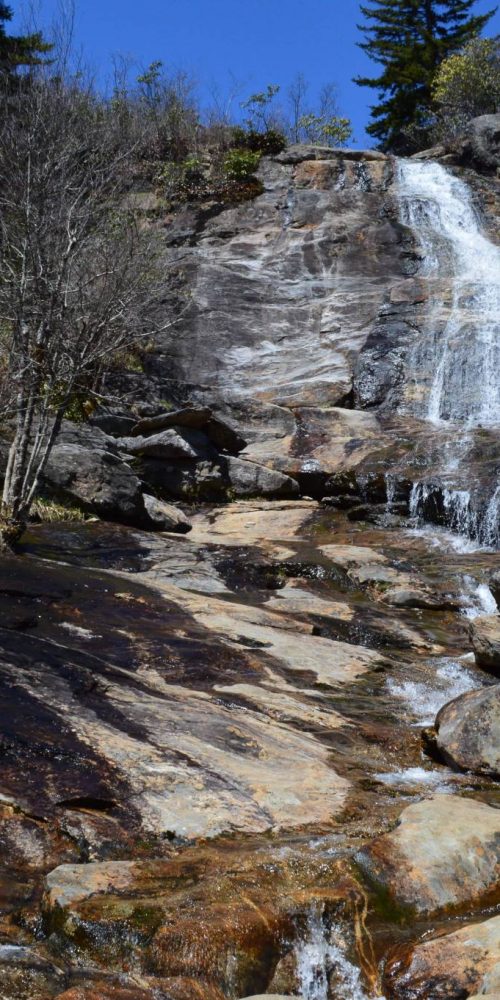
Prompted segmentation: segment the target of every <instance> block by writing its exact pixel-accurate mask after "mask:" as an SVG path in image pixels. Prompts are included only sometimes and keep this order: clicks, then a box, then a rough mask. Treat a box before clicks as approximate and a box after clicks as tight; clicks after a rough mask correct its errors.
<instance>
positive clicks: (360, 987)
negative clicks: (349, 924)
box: [295, 905, 384, 1000]
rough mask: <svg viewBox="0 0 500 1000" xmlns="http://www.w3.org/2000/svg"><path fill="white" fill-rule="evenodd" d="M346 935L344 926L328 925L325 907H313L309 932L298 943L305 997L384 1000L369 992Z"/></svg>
mask: <svg viewBox="0 0 500 1000" xmlns="http://www.w3.org/2000/svg"><path fill="white" fill-rule="evenodd" d="M344 934H345V931H343V930H342V927H341V925H335V924H334V925H332V926H330V927H329V926H328V925H327V923H326V922H325V919H324V914H323V910H322V907H321V906H319V905H317V906H313V907H312V909H311V911H310V912H309V914H308V917H307V925H306V928H305V934H304V936H303V938H301V939H300V940H299V941H297V943H296V945H295V960H296V966H297V979H298V983H299V989H300V996H301V997H302V998H303V1000H329V998H330V997H349V1000H384V998H383V997H374V996H373V994H372V993H370V992H369V990H368V989H367V988H366V986H365V985H364V984H363V979H362V976H361V972H360V970H359V968H358V967H357V966H355V965H353V964H352V962H350V961H349V959H348V957H347V955H346V951H347V944H346V941H345V937H344Z"/></svg>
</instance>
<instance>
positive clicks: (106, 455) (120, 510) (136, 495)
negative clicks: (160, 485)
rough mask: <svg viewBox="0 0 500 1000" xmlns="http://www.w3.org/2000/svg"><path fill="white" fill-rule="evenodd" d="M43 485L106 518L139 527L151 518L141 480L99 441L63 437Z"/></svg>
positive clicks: (49, 462)
mask: <svg viewBox="0 0 500 1000" xmlns="http://www.w3.org/2000/svg"><path fill="white" fill-rule="evenodd" d="M43 486H44V488H45V489H47V490H48V491H49V492H50V493H53V494H55V495H56V497H63V498H64V499H66V500H70V501H73V502H76V503H77V504H78V505H79V506H80V507H82V508H83V509H84V510H85V511H87V512H88V513H90V514H95V515H96V516H97V517H100V518H102V519H103V520H108V521H118V522H119V523H121V524H132V525H136V526H142V525H143V524H144V522H145V521H146V520H147V518H146V513H145V508H144V501H143V498H142V489H141V484H140V482H139V479H138V478H137V476H136V475H135V474H134V472H133V471H132V469H131V468H130V466H129V465H127V463H126V462H124V461H123V460H122V459H121V458H120V457H119V456H118V455H115V454H113V453H112V452H111V451H109V450H107V448H106V447H102V446H101V444H100V441H99V440H96V442H95V445H94V446H93V447H92V446H90V444H89V445H88V446H87V445H80V444H78V443H71V442H66V441H65V440H64V439H62V440H60V441H59V442H58V443H57V444H56V445H55V447H54V448H53V450H52V453H51V456H50V458H49V461H48V463H47V466H46V468H45V472H44V475H43Z"/></svg>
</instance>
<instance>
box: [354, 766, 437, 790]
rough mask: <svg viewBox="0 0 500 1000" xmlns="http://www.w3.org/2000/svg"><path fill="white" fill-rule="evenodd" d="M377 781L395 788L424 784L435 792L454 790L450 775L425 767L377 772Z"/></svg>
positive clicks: (410, 787) (416, 786) (415, 786)
mask: <svg viewBox="0 0 500 1000" xmlns="http://www.w3.org/2000/svg"><path fill="white" fill-rule="evenodd" d="M374 777H375V778H376V779H377V781H381V782H382V784H384V785H390V786H391V787H393V788H402V789H404V788H408V789H412V788H418V789H420V788H421V787H422V786H424V787H427V788H429V789H432V791H433V792H436V791H437V792H452V791H453V786H452V785H450V782H449V775H446V774H444V773H443V772H442V771H429V770H427V769H426V768H424V767H406V768H401V770H399V771H382V772H381V773H379V774H375V775H374Z"/></svg>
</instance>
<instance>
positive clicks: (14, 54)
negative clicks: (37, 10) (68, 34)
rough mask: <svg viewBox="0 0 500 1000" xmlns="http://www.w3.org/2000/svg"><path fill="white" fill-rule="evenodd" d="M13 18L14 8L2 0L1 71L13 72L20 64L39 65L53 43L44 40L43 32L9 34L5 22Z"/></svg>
mask: <svg viewBox="0 0 500 1000" xmlns="http://www.w3.org/2000/svg"><path fill="white" fill-rule="evenodd" d="M11 20H12V10H11V8H10V7H8V6H7V4H5V3H2V2H1V0H0V73H7V74H9V75H10V74H12V73H14V72H15V71H16V70H17V69H18V68H19V67H20V66H39V65H40V64H41V63H43V62H44V61H45V60H44V59H43V56H44V54H45V53H47V52H50V50H51V48H52V45H50V44H49V43H48V42H44V40H43V37H42V34H41V32H39V31H37V32H35V33H34V34H31V35H8V34H7V32H6V30H5V23H6V22H7V21H11Z"/></svg>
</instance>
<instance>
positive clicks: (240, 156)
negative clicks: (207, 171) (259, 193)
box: [224, 149, 261, 184]
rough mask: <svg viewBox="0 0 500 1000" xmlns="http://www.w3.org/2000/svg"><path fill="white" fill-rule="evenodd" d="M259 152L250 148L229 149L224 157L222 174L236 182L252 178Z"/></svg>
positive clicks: (258, 161)
mask: <svg viewBox="0 0 500 1000" xmlns="http://www.w3.org/2000/svg"><path fill="white" fill-rule="evenodd" d="M260 156H261V154H260V153H258V152H254V151H252V150H250V149H231V150H230V151H229V153H228V154H227V156H226V157H225V158H224V174H225V176H226V178H227V180H229V181H235V182H236V183H238V184H242V183H245V182H246V181H250V180H252V179H253V177H254V174H255V171H256V170H257V167H258V166H259V163H260Z"/></svg>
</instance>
